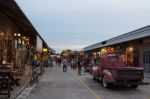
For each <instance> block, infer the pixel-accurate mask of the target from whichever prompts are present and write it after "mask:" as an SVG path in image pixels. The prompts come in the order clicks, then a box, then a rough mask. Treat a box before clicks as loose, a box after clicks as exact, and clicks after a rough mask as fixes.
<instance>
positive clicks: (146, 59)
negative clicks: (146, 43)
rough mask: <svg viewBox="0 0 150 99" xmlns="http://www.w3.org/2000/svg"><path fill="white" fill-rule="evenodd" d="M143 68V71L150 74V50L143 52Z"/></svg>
mask: <svg viewBox="0 0 150 99" xmlns="http://www.w3.org/2000/svg"><path fill="white" fill-rule="evenodd" d="M143 66H144V71H145V72H149V73H150V49H145V50H144V51H143Z"/></svg>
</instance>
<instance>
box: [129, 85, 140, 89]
mask: <svg viewBox="0 0 150 99" xmlns="http://www.w3.org/2000/svg"><path fill="white" fill-rule="evenodd" d="M130 87H131V88H132V89H136V88H137V87H138V85H131V86H130Z"/></svg>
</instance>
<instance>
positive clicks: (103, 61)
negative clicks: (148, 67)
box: [92, 54, 144, 88]
mask: <svg viewBox="0 0 150 99" xmlns="http://www.w3.org/2000/svg"><path fill="white" fill-rule="evenodd" d="M99 60H100V63H99V64H98V65H97V66H95V67H92V76H93V79H99V80H101V81H102V84H103V87H105V88H109V87H110V86H111V85H113V84H114V85H129V86H130V87H131V88H137V87H138V85H139V84H140V83H142V82H143V79H144V73H143V68H141V67H131V66H127V65H126V60H125V57H124V56H123V55H118V54H107V55H103V56H101V57H100V58H99Z"/></svg>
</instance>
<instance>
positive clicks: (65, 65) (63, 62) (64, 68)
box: [62, 58, 68, 72]
mask: <svg viewBox="0 0 150 99" xmlns="http://www.w3.org/2000/svg"><path fill="white" fill-rule="evenodd" d="M62 64H63V72H67V65H68V62H67V59H66V58H64V59H63V61H62Z"/></svg>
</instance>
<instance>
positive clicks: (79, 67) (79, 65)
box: [77, 59, 82, 75]
mask: <svg viewBox="0 0 150 99" xmlns="http://www.w3.org/2000/svg"><path fill="white" fill-rule="evenodd" d="M77 65H78V75H81V68H82V65H81V60H80V59H78V61H77Z"/></svg>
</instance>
